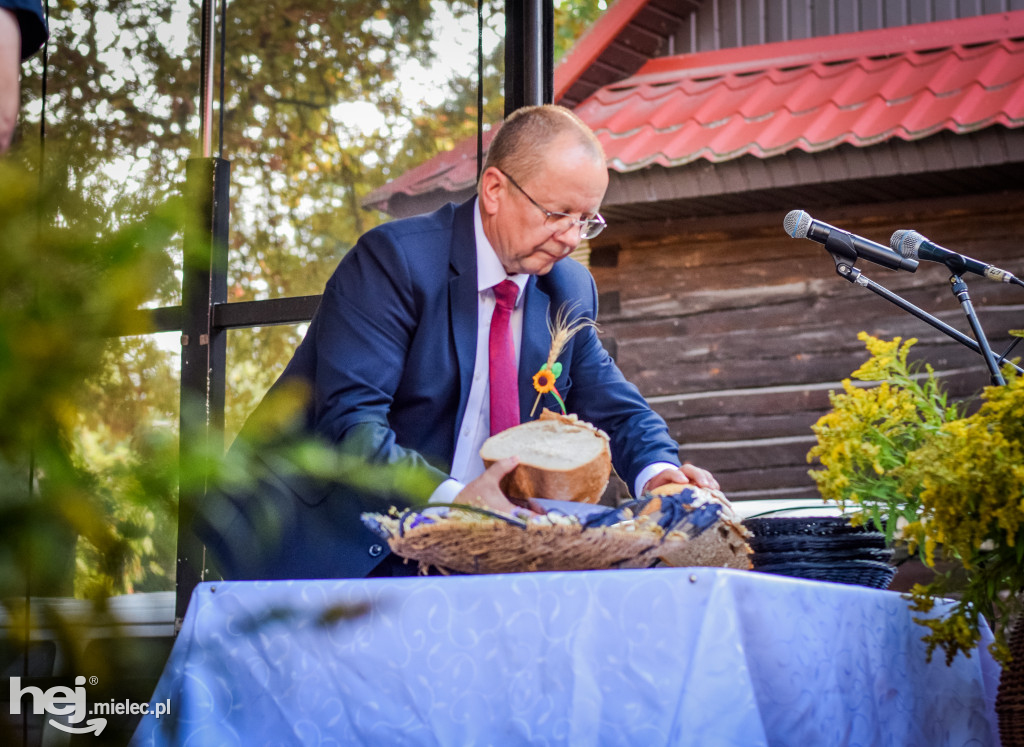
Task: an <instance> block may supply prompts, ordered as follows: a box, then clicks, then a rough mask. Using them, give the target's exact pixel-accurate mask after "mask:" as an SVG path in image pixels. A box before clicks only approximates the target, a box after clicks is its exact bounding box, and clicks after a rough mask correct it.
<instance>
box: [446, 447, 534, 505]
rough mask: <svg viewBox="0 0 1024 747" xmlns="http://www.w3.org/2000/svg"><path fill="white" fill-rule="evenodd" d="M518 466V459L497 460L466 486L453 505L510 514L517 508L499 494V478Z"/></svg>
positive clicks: (503, 495) (502, 494)
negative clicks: (459, 504) (460, 504)
mask: <svg viewBox="0 0 1024 747" xmlns="http://www.w3.org/2000/svg"><path fill="white" fill-rule="evenodd" d="M518 464H519V457H514V456H511V457H506V458H505V459H500V460H498V461H497V462H495V463H494V464H492V465H491V466H490V467H488V468H487V469H486V470H485V471H484V473H483V474H482V475H480V476H479V477H478V478H476V479H475V480H473V481H472V482H471V483H469V484H468V485H466V487H464V488H463V489H462V490H461V491H460V492H459V494H458V495H457V496H455V503H462V504H464V505H468V506H479V507H480V508H487V509H490V510H491V511H500V512H501V513H503V514H511V513H512V512H513V511H515V510H516V508H517V507H516V506H515V505H514V504H513V503H512V502H511V501H510V500H509V499H508V498H506V497H505V494H504V493H502V492H501V478H503V477H504V476H505V475H507V474H508V473H509V472H511V471H512V470H514V469H515V468H516V466H517V465H518Z"/></svg>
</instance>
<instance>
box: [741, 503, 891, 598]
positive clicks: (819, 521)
mask: <svg viewBox="0 0 1024 747" xmlns="http://www.w3.org/2000/svg"><path fill="white" fill-rule="evenodd" d="M743 525H744V526H745V527H746V528H747V529H748V530H750V532H751V534H753V535H754V536H753V537H751V538H750V539H749V540H748V542H749V544H750V548H751V549H752V550H753V554H752V555H751V562H752V563H753V565H754V570H755V571H763V572H765V573H777V574H780V575H783V576H796V577H798V578H810V579H816V580H818V581H834V582H836V583H841V584H857V585H860V586H870V587H872V588H874V589H885V588H888V586H889V584H890V582H892V579H893V576H895V575H896V568H895V567H894V566H892V565H891V564H890V561H891V560H892V548H891V547H887V546H886V541H885V534H884V533H883V532H880V531H878V530H877V529H876V527H875V526H874V525H873V524H870V523H868V524H861V525H858V526H854V525H852V524H851V523H850V519H849V518H848V517H845V516H800V517H788V516H787V517H762V518H751V519H747V520H746V521H744V522H743Z"/></svg>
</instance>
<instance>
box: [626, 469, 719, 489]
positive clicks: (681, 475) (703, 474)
mask: <svg viewBox="0 0 1024 747" xmlns="http://www.w3.org/2000/svg"><path fill="white" fill-rule="evenodd" d="M670 482H674V483H678V484H680V485H696V486H697V487H699V488H708V489H709V490H721V488H720V487H719V485H718V480H716V479H715V478H714V476H713V475H712V474H711V473H710V472H708V471H707V470H706V469H701V468H700V467H694V466H693V465H692V464H684V465H683V466H682V467H680V468H679V469H666V470H663V471H662V472H659V473H658V474H656V475H655V476H654V477H652V478H651V479H650V480H648V481H647V484H646V485H644V490H643V492H644V493H646V492H647V491H649V490H653V489H654V488H659V487H661V486H662V485H667V484H668V483H670Z"/></svg>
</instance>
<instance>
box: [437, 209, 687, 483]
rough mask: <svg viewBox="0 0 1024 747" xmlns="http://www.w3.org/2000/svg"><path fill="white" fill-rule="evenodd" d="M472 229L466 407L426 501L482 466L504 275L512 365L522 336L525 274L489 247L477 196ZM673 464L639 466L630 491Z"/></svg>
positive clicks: (472, 476)
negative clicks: (497, 297)
mask: <svg viewBox="0 0 1024 747" xmlns="http://www.w3.org/2000/svg"><path fill="white" fill-rule="evenodd" d="M473 230H474V233H475V234H476V267H477V274H476V290H477V325H476V361H475V362H474V364H473V382H472V384H470V387H469V399H468V400H467V401H466V412H465V413H464V415H463V417H462V423H461V425H460V429H459V433H458V436H457V437H456V440H455V456H454V457H453V458H452V470H451V478H449V479H448V480H445V481H444V482H442V483H441V484H440V485H438V487H437V489H436V490H435V491H434V493H433V494H432V495H431V496H430V502H431V503H453V502H454V501H455V497H456V496H457V495H458V494H459V492H460V491H461V490H462V489H463V488H464V487H465V486H466V483H468V482H470V481H471V480H473V479H475V478H476V477H479V476H480V474H481V473H482V472H483V471H484V462H483V459H481V458H480V447H481V446H483V444H484V441H486V440H487V438H488V436H490V430H491V425H490V419H491V407H490V396H489V395H490V371H489V369H490V366H489V364H488V355H487V353H488V349H489V343H488V335H489V333H490V329H491V316H492V315H493V314H494V306H495V301H494V290H493V289H494V286H496V285H497V284H498V283H500V282H501V281H502V280H504V279H505V278H508V279H509V280H511V281H512V282H514V283H515V284H516V285H517V286H519V294H518V295H517V296H516V306H515V309H514V310H513V312H512V318H511V320H510V325H511V327H512V340H513V344H514V346H515V356H516V366H517V367H518V365H519V351H520V348H521V347H522V339H523V289H524V288H525V287H526V283H527V281H528V280H529V279H530V278H529V276H528V275H525V274H518V275H507V274H506V273H505V268H504V267H503V266H502V264H501V260H499V259H498V255H497V254H495V252H494V247H492V246H491V242H490V241H489V240H488V239H487V235H486V234H485V233H484V224H483V220H482V219H481V217H480V205H479V199H477V200H476V201H475V202H474V204H473ZM673 468H675V465H674V464H669V463H667V462H666V463H661V462H659V463H656V464H650V465H648V466H647V467H645V468H644V469H643V470H642V471H641V472H640V474H639V475H638V476H637V480H636V485H635V486H634V492H633V494H634V495H639V494H640V493H639V491H640V490H641V489H642V488H643V486H644V485H646V484H647V481H648V480H650V479H651V478H652V477H653V476H654V475H656V474H658V473H659V472H661V471H662V470H665V469H673Z"/></svg>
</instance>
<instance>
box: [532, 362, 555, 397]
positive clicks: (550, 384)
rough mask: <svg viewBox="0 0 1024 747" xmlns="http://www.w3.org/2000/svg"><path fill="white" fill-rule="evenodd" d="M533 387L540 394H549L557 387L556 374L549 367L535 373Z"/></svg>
mask: <svg viewBox="0 0 1024 747" xmlns="http://www.w3.org/2000/svg"><path fill="white" fill-rule="evenodd" d="M533 388H534V389H536V390H537V392H538V393H540V394H547V393H548V392H550V391H552V390H553V389H554V388H555V374H554V373H553V372H552V371H549V370H548V369H547V367H545V368H542V369H541V370H540V371H538V372H537V373H535V374H534V375H533Z"/></svg>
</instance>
